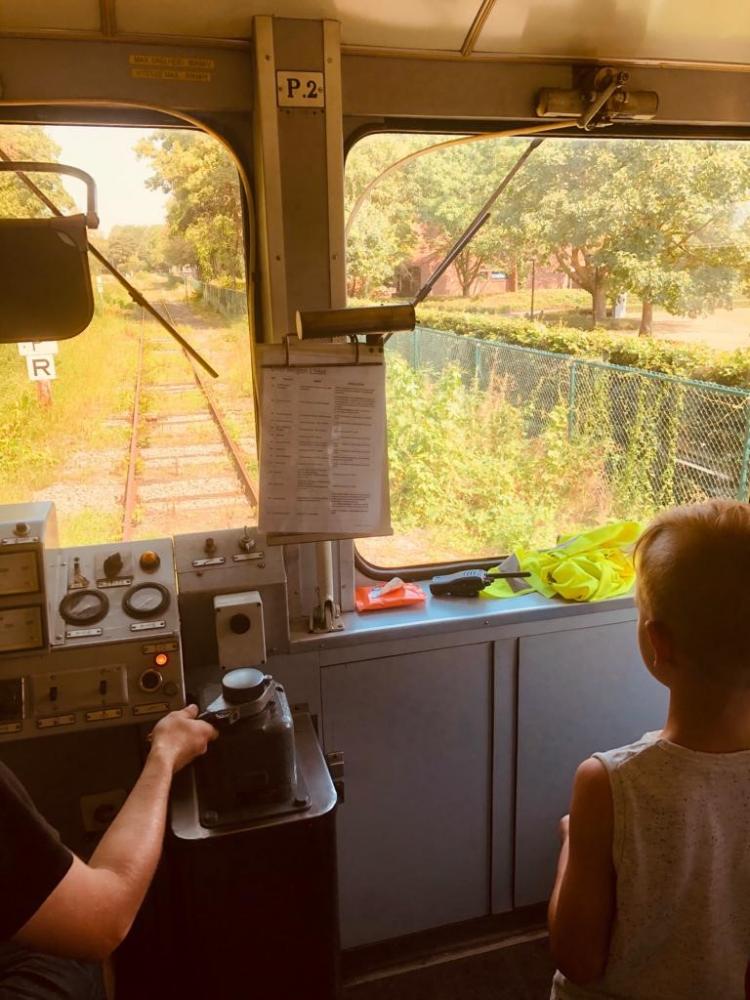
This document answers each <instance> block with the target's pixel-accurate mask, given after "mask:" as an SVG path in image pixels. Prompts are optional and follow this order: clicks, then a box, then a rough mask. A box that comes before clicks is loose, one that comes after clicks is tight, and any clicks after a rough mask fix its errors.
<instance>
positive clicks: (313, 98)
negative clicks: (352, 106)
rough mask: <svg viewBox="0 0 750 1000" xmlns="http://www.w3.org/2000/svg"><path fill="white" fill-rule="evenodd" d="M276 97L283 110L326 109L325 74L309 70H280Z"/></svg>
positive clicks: (277, 75)
mask: <svg viewBox="0 0 750 1000" xmlns="http://www.w3.org/2000/svg"><path fill="white" fill-rule="evenodd" d="M276 97H277V101H278V104H279V107H281V108H324V107H325V103H326V101H325V91H324V88H323V74H322V73H313V72H310V71H308V70H299V71H297V70H291V71H290V70H279V72H277V74H276Z"/></svg>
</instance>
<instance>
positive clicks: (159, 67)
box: [128, 52, 215, 83]
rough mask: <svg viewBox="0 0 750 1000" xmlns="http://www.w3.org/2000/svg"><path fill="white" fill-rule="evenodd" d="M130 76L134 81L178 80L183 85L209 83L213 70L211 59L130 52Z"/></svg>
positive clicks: (213, 65) (213, 64)
mask: <svg viewBox="0 0 750 1000" xmlns="http://www.w3.org/2000/svg"><path fill="white" fill-rule="evenodd" d="M128 62H129V63H130V67H131V68H130V75H131V76H132V77H133V78H134V79H136V80H179V81H181V82H185V83H209V82H210V80H211V71H212V70H213V69H214V68H215V63H214V60H213V59H204V58H201V57H198V56H159V55H152V54H146V53H140V52H131V54H130V55H129V57H128Z"/></svg>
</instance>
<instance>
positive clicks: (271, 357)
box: [257, 335, 393, 545]
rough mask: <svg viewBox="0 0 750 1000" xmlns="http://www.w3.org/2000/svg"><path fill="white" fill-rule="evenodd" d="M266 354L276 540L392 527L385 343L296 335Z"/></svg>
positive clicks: (268, 528) (263, 387)
mask: <svg viewBox="0 0 750 1000" xmlns="http://www.w3.org/2000/svg"><path fill="white" fill-rule="evenodd" d="M258 362H259V364H258V369H257V370H258V374H259V375H260V378H259V379H258V384H259V396H260V407H259V411H260V421H259V426H260V490H259V494H260V503H259V512H258V513H259V517H258V524H259V528H260V530H261V531H262V532H264V534H266V535H267V538H268V543H269V544H270V545H282V544H295V543H301V542H315V541H328V540H338V539H347V538H361V537H368V536H381V535H390V534H392V533H393V529H392V527H391V520H390V493H389V487H388V450H387V438H386V423H385V421H386V416H385V369H384V363H383V362H384V352H383V346H382V344H366V343H361V342H359V341H356V342H351V343H321V342H320V341H317V342H315V341H300V340H298V339H297V338H296V337H295V336H294V335H290V336H289V337H287V338H286V339H285V341H284V342H283V343H281V344H268V345H258ZM298 526H299V529H298Z"/></svg>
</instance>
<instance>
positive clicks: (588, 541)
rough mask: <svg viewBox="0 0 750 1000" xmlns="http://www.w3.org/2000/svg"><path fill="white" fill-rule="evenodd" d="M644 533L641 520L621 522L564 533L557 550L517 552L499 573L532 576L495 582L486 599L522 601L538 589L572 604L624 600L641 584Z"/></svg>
mask: <svg viewBox="0 0 750 1000" xmlns="http://www.w3.org/2000/svg"><path fill="white" fill-rule="evenodd" d="M641 531H642V527H641V525H640V524H639V523H638V522H637V521H616V522H614V523H613V524H605V525H602V526H601V527H599V528H593V529H592V530H591V531H583V532H581V533H580V534H578V535H567V536H565V535H564V536H563V537H562V538H561V540H560V542H559V543H558V544H557V545H556V546H555V547H554V548H551V549H542V550H541V551H538V552H534V551H527V550H526V549H516V550H515V551H514V552H513V554H512V555H511V556H508V558H507V559H505V560H503V562H502V563H501V564H500V565H499V566H498V567H497V569H498V570H503V571H506V572H507V571H509V570H514V569H518V570H523V571H525V572H529V573H531V576H530V577H528V578H527V579H519V580H495V581H494V582H493V583H492V584H490V586H489V587H487V588H486V589H485V590H483V591H482V596H483V597H518V596H519V595H520V594H530V593H532V592H534V591H536V592H537V593H539V594H543V595H544V596H545V597H555V596H557V597H564V598H565V599H566V600H568V601H604V600H606V599H607V598H608V597H620V596H622V595H623V594H627V593H628V591H629V590H630V589H631V587H632V586H633V583H634V582H635V569H634V566H633V557H632V548H633V545H634V543H635V541H636V540H637V538H638V536H639V535H640V533H641ZM490 572H492V570H490Z"/></svg>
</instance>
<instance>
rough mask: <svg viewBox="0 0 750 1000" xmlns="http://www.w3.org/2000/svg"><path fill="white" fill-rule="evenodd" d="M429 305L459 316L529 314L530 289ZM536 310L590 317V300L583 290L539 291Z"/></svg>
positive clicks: (440, 299)
mask: <svg viewBox="0 0 750 1000" xmlns="http://www.w3.org/2000/svg"><path fill="white" fill-rule="evenodd" d="M430 304H431V305H433V306H435V307H438V306H439V307H440V308H444V309H455V310H457V311H459V312H470V313H475V312H487V313H498V314H504V315H508V314H509V313H519V312H520V313H526V312H528V311H529V308H530V306H531V289H529V288H522V289H520V290H519V291H517V292H498V293H497V294H496V295H480V296H477V297H476V298H474V299H470V298H436V297H434V296H433V297H432V298H431V299H430ZM534 309H535V310H536V311H537V312H538V311H540V310H544V311H545V312H548V311H554V312H562V311H566V312H572V311H580V312H585V313H586V314H587V315H589V316H590V315H591V296H590V295H589V293H588V292H586V291H584V290H583V289H582V288H537V290H536V291H535V293H534Z"/></svg>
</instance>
